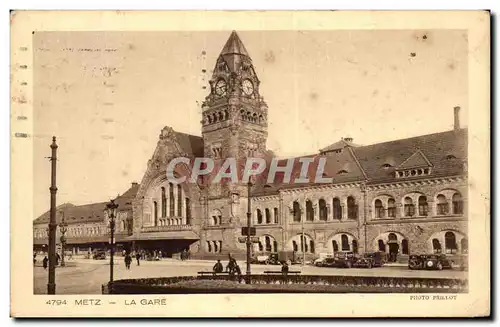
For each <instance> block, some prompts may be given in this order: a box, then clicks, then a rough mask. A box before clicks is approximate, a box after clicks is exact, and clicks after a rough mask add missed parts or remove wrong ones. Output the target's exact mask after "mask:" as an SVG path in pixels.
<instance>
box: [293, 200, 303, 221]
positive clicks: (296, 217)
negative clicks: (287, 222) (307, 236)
mask: <svg viewBox="0 0 500 327" xmlns="http://www.w3.org/2000/svg"><path fill="white" fill-rule="evenodd" d="M301 220H302V213H301V210H300V204H299V203H298V202H297V201H293V221H294V222H300V221H301Z"/></svg>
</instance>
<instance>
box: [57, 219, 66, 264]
mask: <svg viewBox="0 0 500 327" xmlns="http://www.w3.org/2000/svg"><path fill="white" fill-rule="evenodd" d="M61 214H62V220H61V222H60V223H59V230H60V231H61V267H65V266H66V263H65V262H64V246H65V245H66V236H65V235H64V234H66V232H67V231H68V224H67V223H66V221H65V220H64V212H61Z"/></svg>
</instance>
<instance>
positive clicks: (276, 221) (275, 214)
mask: <svg viewBox="0 0 500 327" xmlns="http://www.w3.org/2000/svg"><path fill="white" fill-rule="evenodd" d="M278 218H279V216H278V208H274V223H275V224H277V223H278Z"/></svg>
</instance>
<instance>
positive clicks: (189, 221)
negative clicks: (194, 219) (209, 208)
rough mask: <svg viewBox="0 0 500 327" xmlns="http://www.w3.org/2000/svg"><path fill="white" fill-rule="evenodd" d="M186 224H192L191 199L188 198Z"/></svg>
mask: <svg viewBox="0 0 500 327" xmlns="http://www.w3.org/2000/svg"><path fill="white" fill-rule="evenodd" d="M186 225H191V201H190V200H189V198H186Z"/></svg>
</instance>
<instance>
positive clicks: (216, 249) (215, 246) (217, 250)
mask: <svg viewBox="0 0 500 327" xmlns="http://www.w3.org/2000/svg"><path fill="white" fill-rule="evenodd" d="M218 245H219V244H217V241H214V252H219V246H218Z"/></svg>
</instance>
